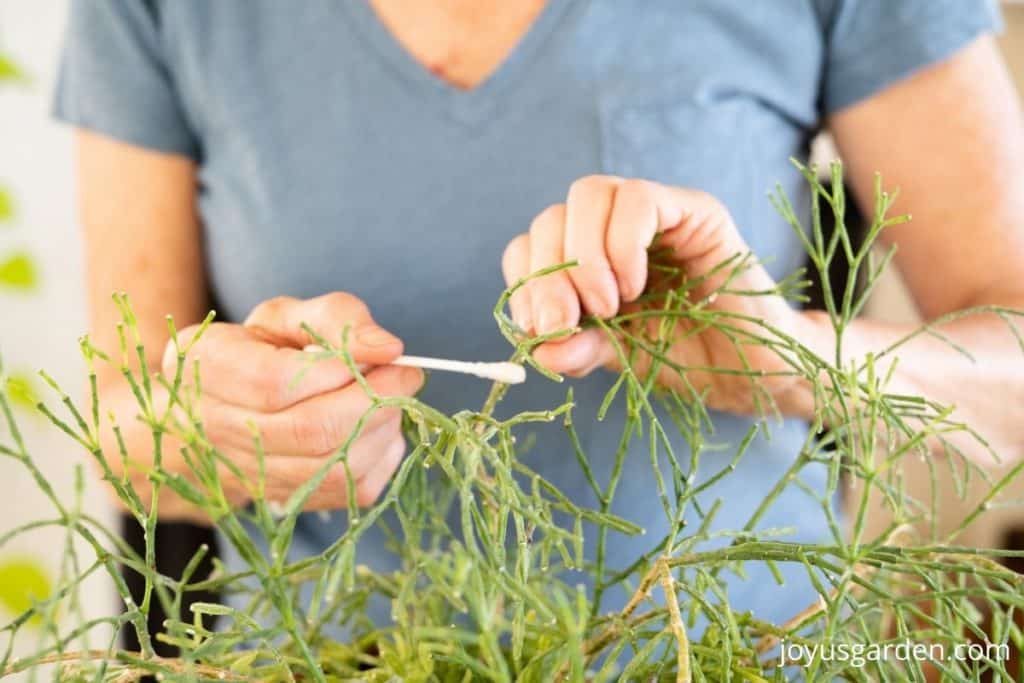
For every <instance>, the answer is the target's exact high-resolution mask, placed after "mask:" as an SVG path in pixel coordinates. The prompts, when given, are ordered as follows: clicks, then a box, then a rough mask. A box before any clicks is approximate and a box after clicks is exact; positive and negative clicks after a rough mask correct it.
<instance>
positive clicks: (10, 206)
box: [0, 187, 14, 223]
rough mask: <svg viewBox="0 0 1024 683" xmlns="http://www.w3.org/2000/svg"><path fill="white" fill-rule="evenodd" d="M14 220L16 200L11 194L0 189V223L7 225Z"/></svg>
mask: <svg viewBox="0 0 1024 683" xmlns="http://www.w3.org/2000/svg"><path fill="white" fill-rule="evenodd" d="M13 218H14V199H13V198H12V197H11V195H10V193H9V192H7V190H5V189H4V188H2V187H0V223H6V222H8V221H10V220H11V219H13Z"/></svg>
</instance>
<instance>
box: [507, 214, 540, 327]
mask: <svg viewBox="0 0 1024 683" xmlns="http://www.w3.org/2000/svg"><path fill="white" fill-rule="evenodd" d="M501 271H502V274H503V275H504V276H505V286H507V287H511V286H512V285H514V284H515V283H516V282H518V281H519V280H520V279H522V278H524V277H526V276H527V275H529V274H530V236H529V235H526V234H523V235H517V236H516V237H515V238H514V239H513V240H512V241H511V242H509V243H508V246H507V247H505V253H504V254H502V257H501ZM508 307H509V310H510V311H511V313H512V320H513V321H515V324H516V325H518V326H519V328H520V329H522V330H523V332H526V333H530V332H531V331H532V330H533V319H532V316H531V315H530V290H529V287H527V286H525V285H524V286H522V287H520V288H519V289H517V290H516V291H514V292H513V293H512V296H511V297H509V301H508Z"/></svg>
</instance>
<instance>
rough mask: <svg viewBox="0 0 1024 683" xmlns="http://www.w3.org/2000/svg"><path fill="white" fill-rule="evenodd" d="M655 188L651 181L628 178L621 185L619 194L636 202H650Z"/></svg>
mask: <svg viewBox="0 0 1024 683" xmlns="http://www.w3.org/2000/svg"><path fill="white" fill-rule="evenodd" d="M653 192H654V186H653V185H652V184H651V182H650V181H649V180H643V179H642V178H627V179H626V180H623V181H622V183H621V184H620V185H619V188H618V191H617V194H618V195H620V196H623V197H626V198H628V199H632V200H634V201H650V200H651V199H652V196H651V195H652V194H653Z"/></svg>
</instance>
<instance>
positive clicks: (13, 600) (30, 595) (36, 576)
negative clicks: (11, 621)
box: [0, 557, 53, 623]
mask: <svg viewBox="0 0 1024 683" xmlns="http://www.w3.org/2000/svg"><path fill="white" fill-rule="evenodd" d="M52 592H53V589H52V587H51V582H50V577H49V574H48V573H47V571H46V570H45V569H44V568H43V567H42V565H40V563H39V562H38V561H36V560H33V559H31V558H27V557H20V558H13V559H9V560H6V561H4V562H0V606H2V607H3V608H4V609H5V610H7V611H8V612H10V613H11V615H12V616H17V615H19V614H21V613H23V612H24V611H25V610H27V609H29V608H30V607H32V603H34V602H39V601H41V600H47V599H49V597H50V595H51V593H52ZM32 621H33V623H37V622H38V621H39V617H38V615H37V616H34V617H33V618H32Z"/></svg>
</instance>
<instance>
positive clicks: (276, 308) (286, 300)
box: [246, 296, 296, 323]
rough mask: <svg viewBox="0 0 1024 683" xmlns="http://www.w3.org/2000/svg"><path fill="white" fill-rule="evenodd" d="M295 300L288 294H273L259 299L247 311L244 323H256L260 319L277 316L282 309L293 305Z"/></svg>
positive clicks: (269, 318)
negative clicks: (273, 295) (268, 297)
mask: <svg viewBox="0 0 1024 683" xmlns="http://www.w3.org/2000/svg"><path fill="white" fill-rule="evenodd" d="M295 302H296V299H295V298H294V297H290V296H275V297H271V298H270V299H266V300H264V301H261V302H260V303H258V304H256V305H255V306H254V307H253V309H252V311H250V312H249V316H248V317H247V318H246V323H250V322H251V323H258V322H259V321H262V320H271V319H274V318H277V317H279V316H280V315H281V313H282V311H284V310H286V309H287V308H289V307H291V306H294V305H295Z"/></svg>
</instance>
